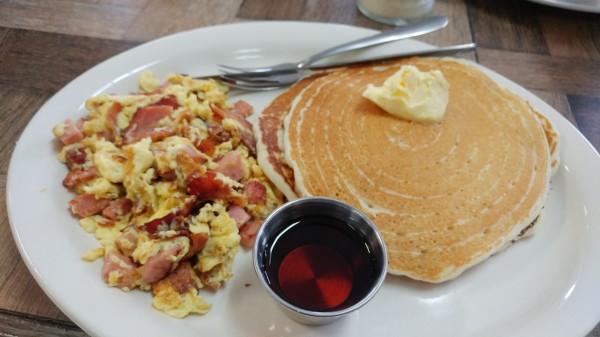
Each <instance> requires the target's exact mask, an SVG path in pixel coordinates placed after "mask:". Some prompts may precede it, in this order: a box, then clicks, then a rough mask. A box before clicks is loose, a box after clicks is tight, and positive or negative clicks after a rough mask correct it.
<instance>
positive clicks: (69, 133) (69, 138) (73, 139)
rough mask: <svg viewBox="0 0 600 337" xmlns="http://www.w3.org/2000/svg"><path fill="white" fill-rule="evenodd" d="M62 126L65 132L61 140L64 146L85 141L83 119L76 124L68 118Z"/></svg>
mask: <svg viewBox="0 0 600 337" xmlns="http://www.w3.org/2000/svg"><path fill="white" fill-rule="evenodd" d="M62 126H63V132H62V135H60V136H59V138H60V141H61V142H62V143H63V144H65V145H70V144H75V143H77V142H79V141H81V140H82V139H83V132H82V130H83V119H80V120H78V121H77V123H75V122H73V120H72V119H71V118H67V119H66V120H65V121H64V122H63V123H62Z"/></svg>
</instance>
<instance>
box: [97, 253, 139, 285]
mask: <svg viewBox="0 0 600 337" xmlns="http://www.w3.org/2000/svg"><path fill="white" fill-rule="evenodd" d="M136 267H137V266H136V265H135V263H134V262H133V261H132V260H131V259H130V258H129V257H127V256H125V255H123V254H121V253H119V252H118V251H117V250H111V251H109V252H108V253H107V254H106V255H105V256H104V265H103V266H102V280H103V281H104V282H106V283H108V282H109V277H110V274H111V273H113V272H116V273H118V274H117V275H118V277H116V278H114V276H113V278H110V280H111V286H115V287H118V288H127V289H133V288H134V287H135V280H136Z"/></svg>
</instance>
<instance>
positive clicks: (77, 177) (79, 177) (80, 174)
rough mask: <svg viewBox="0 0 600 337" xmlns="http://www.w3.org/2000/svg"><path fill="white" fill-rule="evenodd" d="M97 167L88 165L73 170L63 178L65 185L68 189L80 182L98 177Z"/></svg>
mask: <svg viewBox="0 0 600 337" xmlns="http://www.w3.org/2000/svg"><path fill="white" fill-rule="evenodd" d="M96 173H97V171H96V168H95V167H88V168H86V169H83V170H71V171H69V173H67V176H66V177H65V179H63V186H64V187H66V188H68V189H71V190H72V189H74V188H75V187H77V185H79V184H83V183H85V182H88V181H90V180H92V179H94V178H95V177H96Z"/></svg>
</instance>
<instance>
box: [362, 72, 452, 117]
mask: <svg viewBox="0 0 600 337" xmlns="http://www.w3.org/2000/svg"><path fill="white" fill-rule="evenodd" d="M449 87H450V85H449V84H448V82H446V79H445V78H444V75H443V74H442V72H441V71H439V70H432V71H425V72H423V71H420V70H419V69H418V68H417V67H415V66H412V65H404V66H402V68H400V70H398V71H397V72H396V73H395V74H394V75H392V76H390V77H388V78H387V79H386V80H385V82H383V85H382V86H381V87H377V86H374V85H372V84H368V85H367V88H366V89H365V90H364V91H363V97H365V98H367V99H369V100H370V101H372V102H373V103H375V104H377V105H378V106H379V107H381V108H382V109H383V110H385V111H387V112H388V113H390V114H392V115H394V116H396V117H400V118H403V119H408V120H411V121H416V122H438V121H441V120H442V118H444V114H445V113H446V107H447V106H448V88H449Z"/></svg>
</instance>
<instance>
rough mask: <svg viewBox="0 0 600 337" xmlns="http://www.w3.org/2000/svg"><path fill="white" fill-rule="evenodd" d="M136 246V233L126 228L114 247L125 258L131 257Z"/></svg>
mask: <svg viewBox="0 0 600 337" xmlns="http://www.w3.org/2000/svg"><path fill="white" fill-rule="evenodd" d="M137 244H138V235H137V231H136V230H135V229H133V228H131V227H128V228H126V229H125V230H124V231H123V234H121V236H119V237H118V238H117V239H116V240H115V245H116V246H117V248H119V250H120V251H121V252H122V253H123V254H125V255H126V256H131V253H133V251H134V250H135V248H136V247H137Z"/></svg>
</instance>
